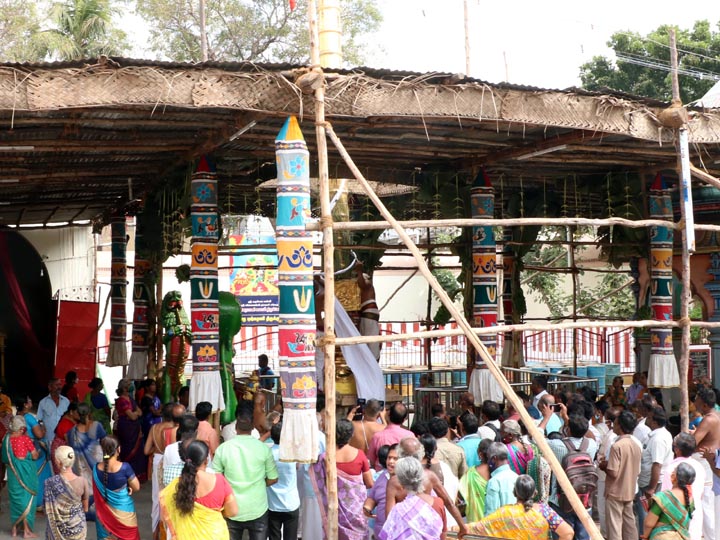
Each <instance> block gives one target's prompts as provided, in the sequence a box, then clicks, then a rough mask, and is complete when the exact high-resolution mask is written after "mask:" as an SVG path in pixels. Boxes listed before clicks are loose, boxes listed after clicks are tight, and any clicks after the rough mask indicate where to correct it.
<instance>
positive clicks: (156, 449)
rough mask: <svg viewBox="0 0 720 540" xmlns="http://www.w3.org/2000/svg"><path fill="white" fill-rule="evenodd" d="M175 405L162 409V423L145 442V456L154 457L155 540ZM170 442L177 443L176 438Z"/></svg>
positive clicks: (155, 427) (153, 519)
mask: <svg viewBox="0 0 720 540" xmlns="http://www.w3.org/2000/svg"><path fill="white" fill-rule="evenodd" d="M173 408H174V404H173V403H166V404H165V405H163V408H162V422H160V423H158V424H155V425H154V426H152V427H151V428H150V431H149V433H148V437H147V440H146V441H145V449H144V451H145V455H146V456H152V510H151V512H150V515H151V517H152V530H153V538H155V537H156V535H157V530H158V525H159V524H160V505H159V503H158V501H159V495H160V481H161V478H160V477H159V476H158V475H159V474H160V472H161V467H160V464H161V463H162V459H163V453H164V452H165V447H166V446H167V444H168V437H167V436H166V434H165V432H166V430H167V431H171V430H172V429H173V428H174V427H175V423H174V422H173ZM170 442H175V440H174V437H173V440H172V441H170Z"/></svg>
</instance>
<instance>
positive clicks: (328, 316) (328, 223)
mask: <svg viewBox="0 0 720 540" xmlns="http://www.w3.org/2000/svg"><path fill="white" fill-rule="evenodd" d="M317 13H318V12H317V8H316V5H315V0H309V1H308V20H309V24H310V64H311V66H312V71H313V72H314V73H315V74H317V75H318V77H319V79H320V80H321V81H322V83H321V84H318V85H317V88H316V89H315V136H316V138H317V152H318V155H317V159H318V180H319V183H320V208H321V212H322V218H321V220H320V223H321V225H322V233H323V270H324V272H325V304H324V306H323V309H324V311H325V320H324V328H325V337H324V338H322V339H321V340H319V342H320V343H319V344H320V345H321V346H322V348H323V351H324V354H325V435H326V437H327V438H326V441H327V445H326V448H325V468H326V471H327V481H326V489H327V525H326V529H325V530H326V534H327V540H337V538H338V508H339V507H338V487H337V462H336V459H335V451H336V444H335V420H336V419H335V414H336V411H335V270H334V268H333V259H334V255H335V248H334V246H333V222H332V209H331V208H330V179H329V174H328V156H327V137H326V136H325V83H324V77H325V76H324V74H323V70H322V67H320V44H319V29H318V18H317Z"/></svg>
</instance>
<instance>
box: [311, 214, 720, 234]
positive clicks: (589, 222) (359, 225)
mask: <svg viewBox="0 0 720 540" xmlns="http://www.w3.org/2000/svg"><path fill="white" fill-rule="evenodd" d="M397 223H398V224H399V225H400V226H401V227H403V228H406V229H425V228H428V227H429V228H445V227H473V226H478V225H492V226H494V227H522V226H524V225H525V226H527V225H540V226H543V227H557V226H563V225H566V226H567V225H586V226H589V227H605V226H612V225H620V226H622V227H629V228H631V229H642V228H645V227H652V226H656V227H667V228H668V229H673V230H679V229H681V228H682V227H683V224H682V223H675V222H674V221H665V220H663V219H638V220H631V219H625V218H605V219H591V218H561V217H558V218H508V219H488V218H461V219H435V220H431V219H418V220H414V221H398V222H397ZM306 228H307V230H308V231H319V230H321V229H322V226H321V225H320V224H319V223H309V224H308V225H307V227H306ZM391 228H392V226H391V225H390V222H389V221H386V220H376V221H348V222H344V223H335V229H336V230H343V231H372V230H379V229H382V230H384V229H391ZM694 229H695V230H696V231H711V232H720V225H698V224H697V223H696V224H695V225H694Z"/></svg>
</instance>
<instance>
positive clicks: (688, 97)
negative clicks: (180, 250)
mask: <svg viewBox="0 0 720 540" xmlns="http://www.w3.org/2000/svg"><path fill="white" fill-rule="evenodd" d="M669 28H670V27H668V26H666V25H663V26H660V27H659V28H657V29H656V30H653V31H652V32H650V33H649V34H647V35H646V36H642V35H640V34H638V33H635V32H630V31H623V32H615V33H614V34H613V35H612V37H611V38H610V41H609V42H608V44H607V45H608V47H610V48H611V49H613V51H615V54H616V55H619V58H618V60H617V61H613V60H611V59H610V58H607V57H605V56H596V57H594V58H593V59H592V60H591V61H590V62H588V63H586V64H583V65H582V66H581V67H580V79H581V80H582V85H583V87H584V88H587V89H588V90H601V89H604V88H611V89H613V90H620V91H623V92H628V93H631V94H636V95H640V96H647V97H652V98H656V99H661V100H665V101H669V100H670V99H671V97H672V86H671V76H670V72H669V71H668V70H667V69H662V68H658V67H657V66H656V67H648V66H646V65H637V64H636V63H635V62H640V63H645V64H653V65H656V64H661V65H663V66H669V65H670V48H669V37H668V36H669V34H668V29H669ZM719 30H720V23H719V24H718V25H716V28H715V29H713V28H712V27H711V25H710V23H709V22H708V21H707V20H702V21H697V22H696V23H695V24H694V26H693V28H692V29H690V30H678V31H677V47H678V64H679V67H680V69H681V70H691V71H693V72H694V73H706V74H707V75H706V76H704V78H700V77H699V76H690V75H682V74H681V75H680V76H679V79H680V94H681V97H682V100H683V103H687V102H689V101H693V100H696V99H699V98H701V97H702V96H703V95H704V94H705V93H706V92H707V91H708V90H709V89H710V88H711V87H712V86H713V84H714V82H715V80H716V79H714V78H712V76H711V74H709V73H708V72H712V73H714V74H716V75H720V31H719ZM620 57H624V58H630V59H632V60H633V61H632V62H628V61H625V60H622V59H621V58H620Z"/></svg>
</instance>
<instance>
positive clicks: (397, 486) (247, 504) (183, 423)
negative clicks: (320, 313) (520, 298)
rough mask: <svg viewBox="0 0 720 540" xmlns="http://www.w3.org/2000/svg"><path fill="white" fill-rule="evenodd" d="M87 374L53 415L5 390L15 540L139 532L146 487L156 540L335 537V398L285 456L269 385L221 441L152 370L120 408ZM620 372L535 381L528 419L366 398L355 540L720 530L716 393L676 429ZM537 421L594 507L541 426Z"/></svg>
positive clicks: (201, 408) (689, 535) (354, 455)
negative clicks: (92, 531) (308, 450)
mask: <svg viewBox="0 0 720 540" xmlns="http://www.w3.org/2000/svg"><path fill="white" fill-rule="evenodd" d="M261 360H262V362H263V363H264V364H265V365H267V361H266V359H261ZM76 382H77V376H76V375H75V374H74V373H72V372H71V373H69V374H68V376H67V377H66V380H65V382H64V384H63V381H60V380H58V379H52V380H50V381H49V384H48V395H47V396H45V397H44V398H43V399H42V400H41V401H40V402H39V404H38V406H37V408H35V407H34V405H33V402H32V400H31V399H30V398H29V397H27V396H23V397H21V398H20V399H16V400H15V403H14V410H13V407H12V406H11V405H10V401H9V399H8V398H7V396H5V395H4V394H2V393H0V430H1V431H4V434H3V438H2V449H1V450H2V463H3V465H4V466H5V467H6V469H7V488H8V493H9V497H8V498H7V500H8V503H9V518H10V526H11V534H12V535H13V536H17V535H19V534H22V535H23V536H24V537H26V538H33V537H35V536H36V534H35V532H34V528H35V520H36V516H37V515H38V514H39V513H43V514H44V515H45V518H46V520H47V526H46V531H47V538H52V539H70V540H75V539H83V538H85V537H86V535H87V527H88V525H87V523H88V522H94V524H95V527H96V530H97V537H98V538H99V539H117V540H136V539H139V538H140V530H139V528H138V519H137V514H136V511H135V504H134V499H133V494H134V493H135V492H137V491H138V490H139V489H141V485H142V484H143V483H145V482H148V483H149V484H150V489H151V490H152V509H151V522H152V536H153V538H154V539H159V540H167V539H171V538H178V539H182V540H186V539H187V540H201V539H208V540H210V539H212V540H225V539H227V540H230V539H233V540H235V539H237V540H241V539H242V538H244V535H245V534H247V535H248V537H249V538H250V540H265V539H267V538H270V539H272V540H281V539H284V540H296V539H297V538H299V537H302V538H306V539H316V538H317V539H321V538H323V537H324V536H326V534H327V527H328V526H329V525H330V523H329V520H328V519H327V515H326V512H327V493H328V489H327V482H328V478H329V475H328V474H327V470H326V460H325V459H324V457H325V450H326V448H325V436H324V434H323V432H324V422H323V418H324V414H323V406H322V402H321V401H319V403H318V411H319V412H318V426H319V428H320V431H321V440H320V442H321V448H320V454H319V459H318V461H317V463H315V464H298V463H286V462H282V461H280V459H279V456H280V447H279V444H280V437H281V433H282V404H281V402H280V403H278V404H276V406H275V407H274V410H273V411H271V412H269V413H268V412H267V411H266V406H265V399H266V394H265V392H264V391H262V390H259V391H258V392H257V393H256V394H255V397H254V400H253V401H243V400H241V401H240V403H239V405H238V407H237V411H236V421H235V422H234V423H232V424H229V425H227V426H224V428H223V429H222V432H221V433H218V430H217V429H216V428H215V427H213V425H212V424H211V423H210V420H211V418H210V417H211V414H212V409H211V405H210V404H209V403H199V404H198V405H197V406H196V410H195V411H194V414H189V412H188V411H187V410H186V406H187V405H186V404H183V403H182V402H181V399H178V400H177V401H174V402H172V403H164V404H163V403H161V401H160V399H159V398H158V397H157V388H156V385H155V382H154V381H152V380H145V381H129V380H124V379H123V380H121V381H120V383H119V384H118V387H117V390H116V394H117V398H116V399H115V401H114V406H113V407H111V405H110V403H109V401H108V400H107V398H106V397H105V394H104V393H103V392H102V390H103V383H102V381H101V380H100V379H93V380H92V381H91V382H90V384H89V391H88V392H87V395H86V397H85V399H84V400H82V401H79V399H78V392H77V390H76V388H75V386H76ZM622 382H623V381H622V379H620V380H619V381H616V382H614V383H613V385H612V386H611V387H610V389H609V391H608V392H607V394H605V395H604V396H600V397H599V398H598V396H596V395H595V393H594V391H593V390H592V389H590V388H587V387H586V388H580V389H578V391H577V392H574V393H571V392H568V391H563V390H562V389H556V391H555V392H554V393H551V392H550V390H549V388H548V378H547V376H544V375H537V376H535V377H534V379H533V380H532V384H531V385H530V393H529V394H524V393H522V392H518V397H520V398H521V399H522V401H523V404H524V408H525V410H526V411H527V413H528V415H524V414H523V415H521V414H520V411H518V410H515V409H514V408H513V407H512V406H510V405H507V406H506V404H504V403H497V402H494V401H490V400H486V401H484V402H482V403H480V404H479V405H476V400H475V396H473V395H472V394H470V393H466V394H464V395H462V396H460V399H459V400H458V402H457V404H444V403H440V402H435V403H431V404H429V405H430V409H431V418H430V419H429V420H428V421H413V422H410V419H411V415H410V411H409V409H408V407H407V406H406V405H405V404H404V403H402V402H395V403H392V404H389V405H388V407H387V408H386V407H384V406H383V404H382V403H381V402H379V401H377V400H372V399H371V400H368V401H367V402H366V403H365V404H364V407H363V410H362V411H359V410H358V409H357V408H356V409H353V410H351V411H349V413H348V416H347V418H340V419H339V420H337V422H336V427H335V444H336V448H335V460H336V464H337V490H338V492H339V494H340V496H339V518H338V524H337V526H338V531H339V537H340V538H341V539H347V540H368V539H371V538H378V539H381V540H401V539H419V540H436V539H442V538H445V537H446V534H447V531H451V530H454V531H457V534H458V537H462V536H464V535H466V534H468V533H471V534H478V535H484V536H488V537H500V538H508V539H519V540H525V539H533V540H537V538H548V537H549V535H550V533H552V534H553V535H554V536H553V537H554V538H559V539H560V540H569V539H572V538H575V539H580V540H582V539H584V538H588V533H587V531H586V529H585V526H584V524H583V520H584V519H585V518H589V519H593V518H595V519H596V521H598V522H599V525H600V529H601V531H602V533H603V535H604V536H605V538H607V539H608V540H630V539H632V540H636V539H637V538H642V539H649V540H690V539H696V538H706V539H711V540H717V539H718V538H720V535H718V536H716V534H717V533H720V523H719V524H718V527H716V523H715V520H716V514H717V513H718V511H720V495H716V494H715V493H716V491H720V490H717V486H718V485H720V472H718V470H719V469H720V464H719V463H718V448H719V447H720V429H718V428H720V413H718V406H717V401H718V399H717V398H718V396H717V393H716V391H715V390H714V389H713V388H711V387H710V385H709V381H700V382H699V383H698V384H696V385H694V386H693V395H692V407H691V415H692V417H691V419H692V421H693V422H692V427H691V430H690V432H687V433H683V432H681V433H678V434H677V435H675V437H673V436H672V435H671V434H670V431H669V430H668V428H667V426H668V416H667V413H666V411H665V408H664V407H663V406H662V403H661V402H659V401H658V398H660V395H659V394H655V393H653V392H651V391H649V390H648V389H647V388H646V381H645V378H644V375H643V374H637V375H636V376H635V378H634V382H633V385H631V386H629V387H628V388H627V389H626V388H624V387H623V384H622ZM180 397H181V398H182V399H185V398H186V397H187V394H186V392H183V393H182V395H181V396H180ZM448 405H452V408H448V407H447V406H448ZM528 417H529V418H530V419H531V421H532V422H533V423H534V424H535V425H536V426H537V428H538V429H540V430H541V431H542V432H543V433H544V435H545V438H546V439H547V442H548V445H549V447H550V449H551V451H552V453H553V454H554V457H555V458H556V459H557V461H558V462H560V464H561V466H562V468H563V469H565V471H566V474H567V477H568V481H569V482H570V485H572V487H573V489H574V491H576V492H577V494H578V496H579V497H580V500H581V502H582V504H583V506H584V509H583V514H584V515H579V514H578V513H576V510H575V509H574V508H573V506H572V505H571V504H570V501H569V498H568V497H567V496H566V494H565V493H564V492H563V489H562V488H561V485H560V483H559V482H557V480H556V478H555V476H554V475H553V473H552V471H551V468H550V465H549V461H548V458H549V456H547V455H543V453H542V452H541V451H540V448H539V447H538V445H537V441H535V440H533V438H532V437H531V436H530V435H529V433H528V430H527V429H526V428H527V426H526V424H525V420H524V419H527V418H528ZM698 419H699V420H698ZM408 425H409V429H408ZM532 431H535V430H532ZM575 508H577V507H575ZM246 531H247V532H246ZM148 534H149V531H146V532H144V535H145V536H146V537H147V536H148Z"/></svg>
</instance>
